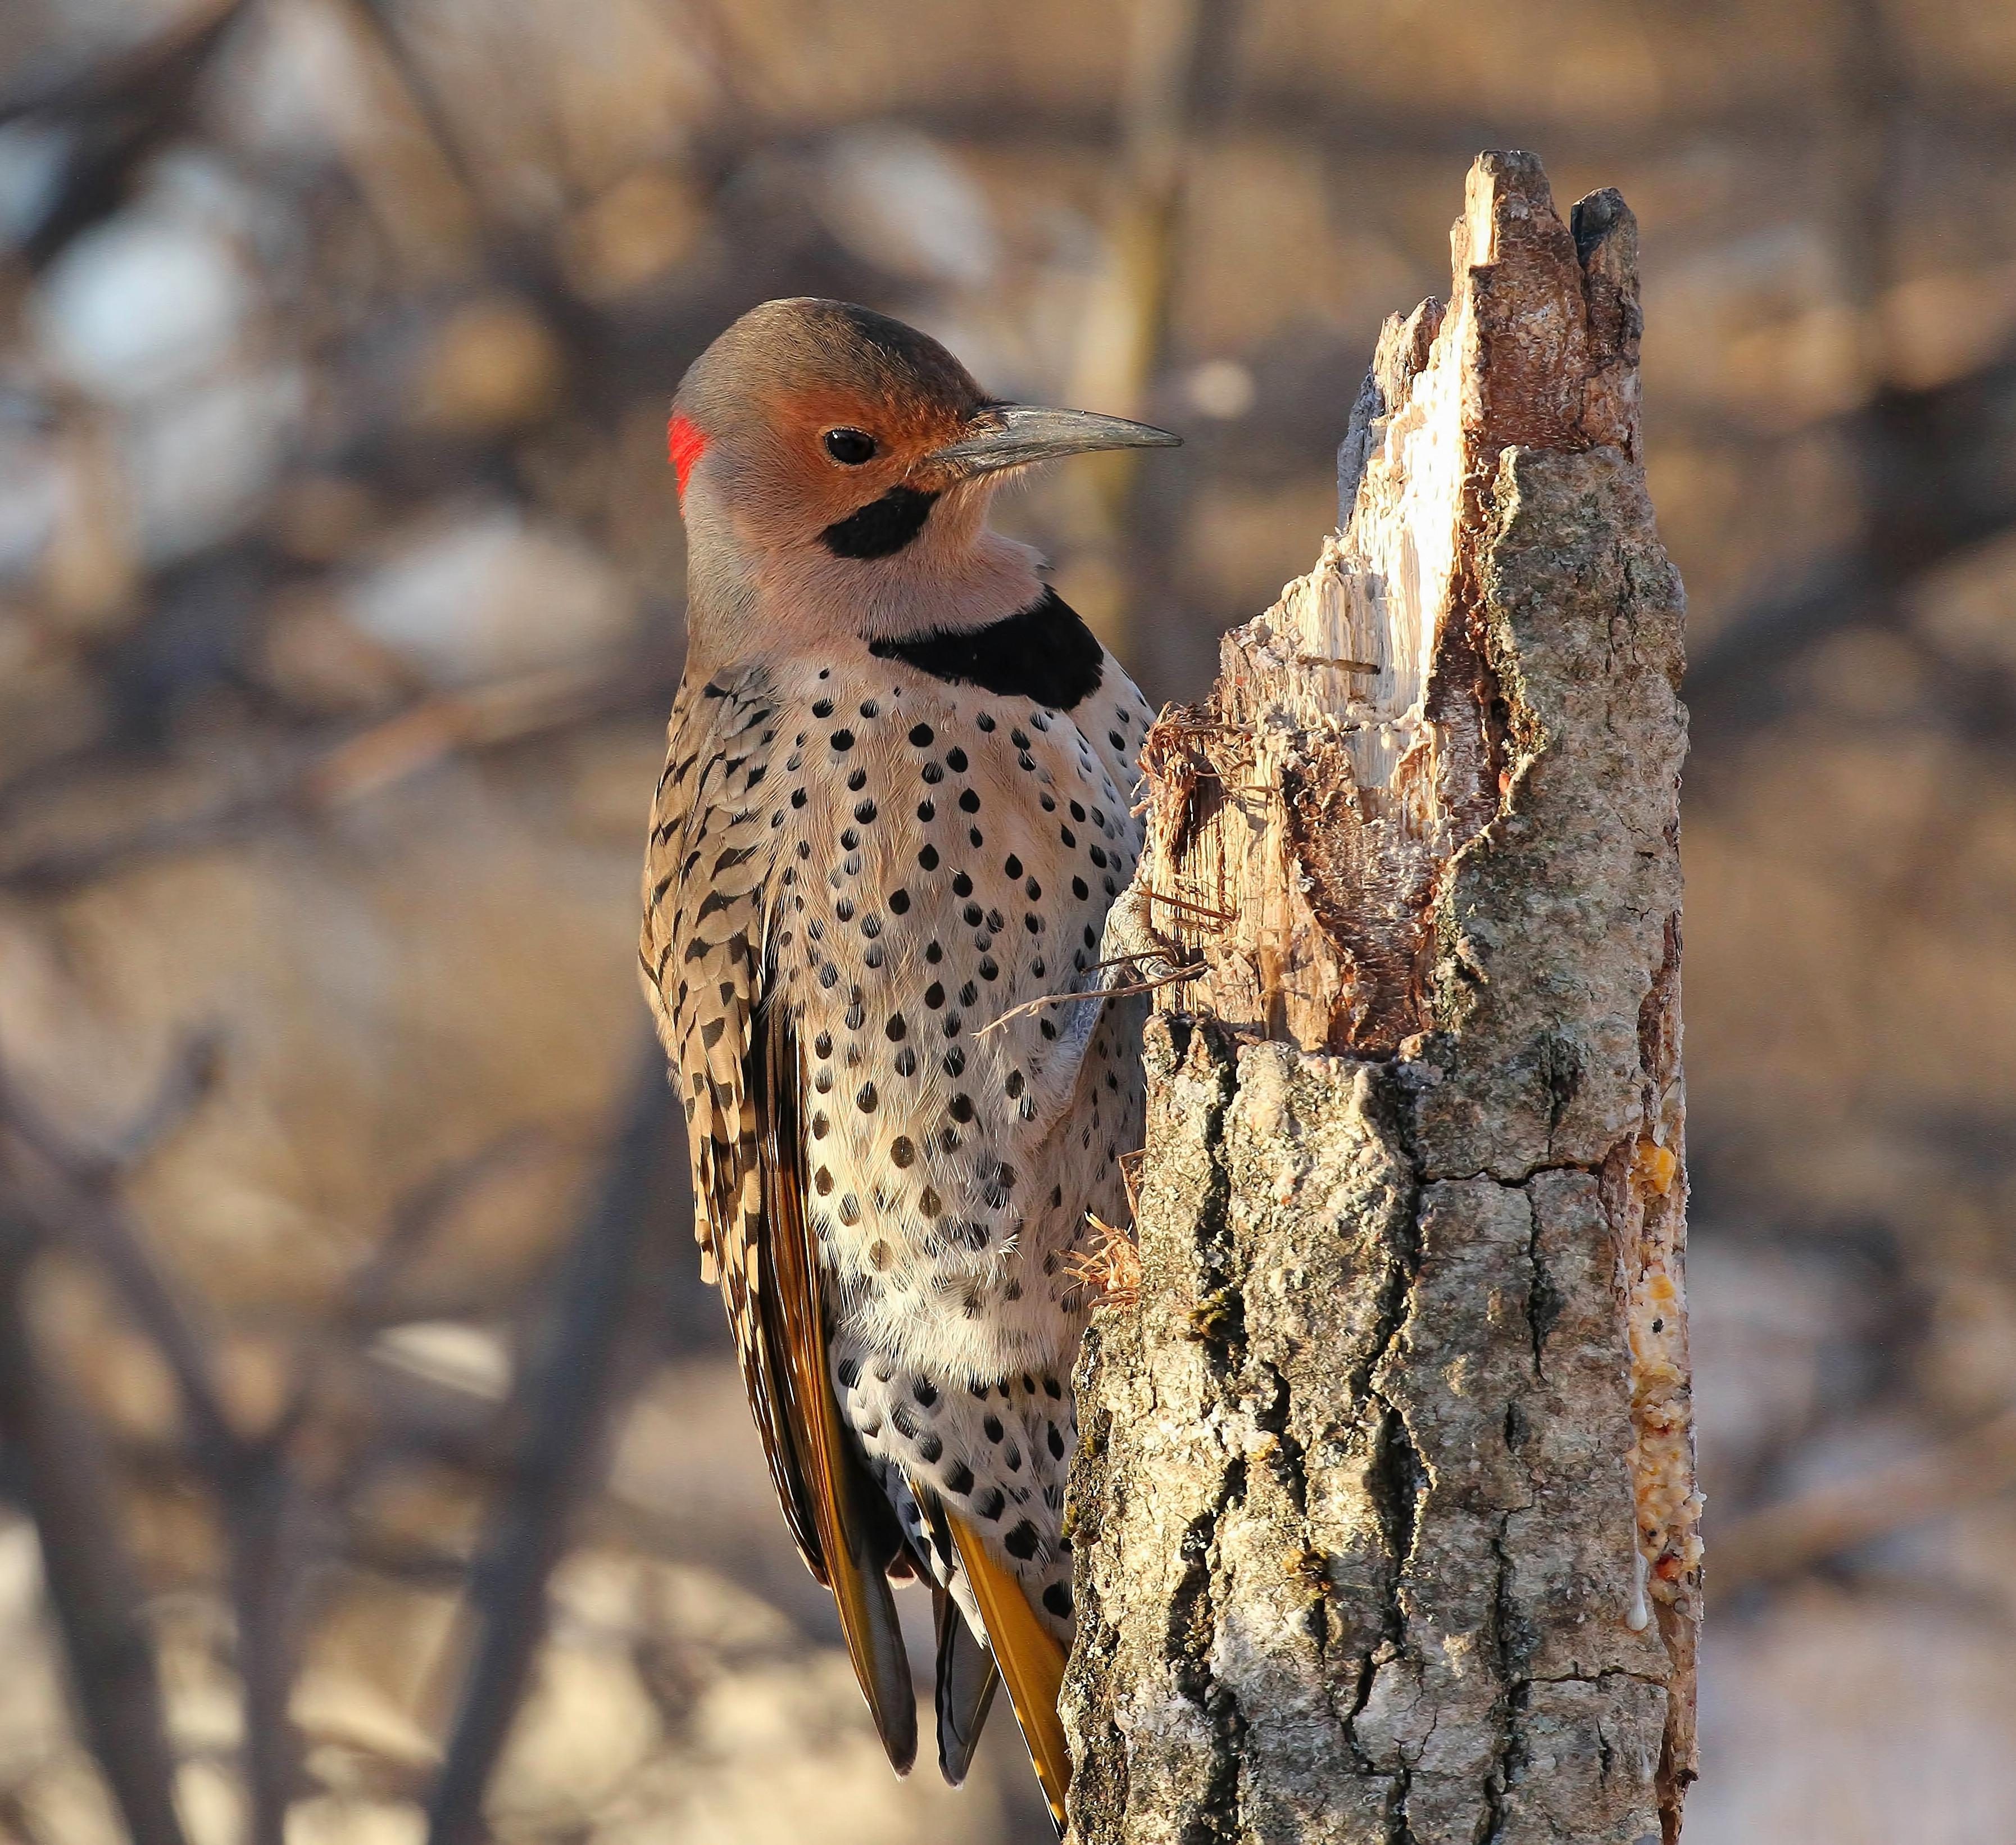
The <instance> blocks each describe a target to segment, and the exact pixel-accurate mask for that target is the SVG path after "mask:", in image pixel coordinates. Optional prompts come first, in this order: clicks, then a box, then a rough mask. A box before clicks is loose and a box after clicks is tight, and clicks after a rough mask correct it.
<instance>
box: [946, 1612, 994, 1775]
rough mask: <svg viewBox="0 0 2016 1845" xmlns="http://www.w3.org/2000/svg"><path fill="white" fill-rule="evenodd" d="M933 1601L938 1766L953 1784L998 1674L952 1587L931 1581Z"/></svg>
mask: <svg viewBox="0 0 2016 1845" xmlns="http://www.w3.org/2000/svg"><path fill="white" fill-rule="evenodd" d="M931 1602H932V1610H933V1612H934V1614H935V1615H936V1616H937V1617H938V1769H939V1771H940V1772H941V1774H942V1775H944V1776H945V1779H946V1781H947V1782H949V1784H950V1785H951V1786H954V1787H957V1786H959V1784H960V1783H961V1782H963V1781H964V1780H965V1779H966V1772H967V1769H968V1768H970V1767H971V1766H972V1765H973V1752H974V1749H975V1748H976V1747H977V1745H978V1743H979V1742H980V1731H981V1726H982V1725H983V1724H985V1722H986V1721H987V1713H988V1710H990V1709H992V1706H993V1703H994V1693H995V1688H997V1687H998V1686H999V1685H1000V1683H1001V1674H999V1672H998V1671H997V1670H995V1665H994V1656H993V1655H992V1653H990V1652H988V1650H987V1647H986V1645H985V1642H984V1641H981V1639H980V1638H978V1636H977V1635H976V1634H974V1631H973V1630H972V1628H970V1627H968V1626H967V1621H966V1616H964V1615H963V1614H962V1613H960V1612H959V1604H958V1602H956V1601H955V1600H953V1598H952V1592H951V1591H949V1589H944V1588H940V1587H937V1586H936V1585H935V1584H934V1585H933V1587H932V1591H931Z"/></svg>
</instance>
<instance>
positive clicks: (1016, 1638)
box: [946, 1513, 1071, 1838]
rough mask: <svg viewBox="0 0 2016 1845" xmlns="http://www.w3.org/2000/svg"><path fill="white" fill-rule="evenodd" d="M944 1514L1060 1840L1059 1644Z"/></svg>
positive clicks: (980, 1543)
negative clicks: (949, 1525)
mask: <svg viewBox="0 0 2016 1845" xmlns="http://www.w3.org/2000/svg"><path fill="white" fill-rule="evenodd" d="M946 1516H947V1517H948V1519H949V1520H950V1522H951V1525H952V1541H953V1542H954V1543H955V1544H956V1545H957V1546H958V1548H959V1567H960V1568H961V1569H963V1571H964V1572H965V1573H966V1579H967V1582H968V1583H969V1584H971V1585H972V1588H973V1595H974V1600H975V1601H976V1602H977V1603H978V1604H979V1606H980V1618H981V1620H982V1621H984V1622H985V1623H986V1627H987V1638H988V1641H989V1642H990V1644H991V1645H992V1647H993V1649H994V1663H995V1665H996V1666H998V1667H999V1668H1000V1671H1001V1677H1002V1678H1003V1681H1004V1682H1005V1683H1006V1685H1007V1687H1008V1701H1009V1702H1010V1703H1011V1704H1013V1706H1014V1707H1015V1721H1017V1723H1018V1724H1021V1726H1022V1740H1023V1741H1024V1742H1026V1743H1027V1744H1028V1746H1029V1759H1030V1760H1031V1761H1032V1762H1033V1763H1035V1768H1036V1778H1037V1780H1038V1781H1039V1782H1042V1789H1043V1798H1044V1799H1045V1800H1047V1801H1048V1802H1049V1807H1050V1818H1051V1819H1052V1821H1053V1822H1054V1823H1055V1825H1056V1826H1057V1836H1058V1837H1059V1838H1062V1837H1063V1836H1064V1825H1065V1820H1064V1795H1065V1793H1066V1791H1067V1789H1069V1787H1070V1786H1071V1751H1070V1750H1068V1749H1067V1747H1066V1746H1065V1745H1064V1724H1063V1723H1062V1722H1061V1721H1060V1720H1059V1718H1058V1716H1057V1694H1058V1692H1060V1690H1062V1688H1063V1687H1064V1645H1063V1642H1062V1641H1060V1640H1058V1639H1057V1637H1056V1635H1055V1634H1052V1633H1051V1632H1050V1631H1049V1629H1048V1628H1047V1627H1045V1626H1044V1625H1043V1623H1042V1621H1040V1620H1039V1619H1038V1618H1037V1616H1036V1611H1035V1609H1033V1608H1031V1606H1030V1605H1029V1602H1028V1597H1027V1596H1026V1595H1024V1594H1023V1593H1022V1585H1021V1582H1020V1581H1019V1580H1017V1578H1016V1577H1015V1575H1014V1573H1013V1571H1011V1570H1010V1569H1009V1568H1008V1566H1006V1564H1004V1563H1000V1562H996V1561H995V1559H994V1558H993V1557H992V1556H991V1555H988V1550H987V1544H986V1541H985V1539H984V1538H983V1537H981V1535H980V1533H979V1532H978V1531H977V1530H975V1529H974V1527H973V1526H971V1525H970V1524H968V1523H967V1522H966V1520H965V1519H962V1518H960V1517H959V1516H958V1515H956V1514H954V1513H948V1514H947V1515H946Z"/></svg>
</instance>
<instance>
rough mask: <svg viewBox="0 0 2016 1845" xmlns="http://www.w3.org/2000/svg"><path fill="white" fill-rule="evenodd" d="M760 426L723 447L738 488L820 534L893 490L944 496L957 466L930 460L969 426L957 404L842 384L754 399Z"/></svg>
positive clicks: (804, 531)
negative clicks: (894, 397) (874, 393)
mask: <svg viewBox="0 0 2016 1845" xmlns="http://www.w3.org/2000/svg"><path fill="white" fill-rule="evenodd" d="M751 410H752V412H753V413H754V414H753V416H752V417H751V422H752V423H753V424H754V427H753V428H751V429H749V430H747V431H743V432H740V434H738V436H736V437H734V438H730V439H729V442H728V443H727V445H726V448H727V450H728V455H727V456H726V457H725V459H729V464H730V466H731V467H733V469H734V470H735V472H736V474H737V476H738V477H739V478H738V482H737V484H738V485H739V487H740V488H741V489H742V490H743V492H754V493H755V494H757V495H759V496H760V497H761V499H763V500H764V501H765V502H770V503H773V504H772V505H769V506H766V507H765V511H766V513H767V512H774V514H775V517H774V518H770V517H766V519H765V524H766V525H769V526H770V527H771V528H772V530H773V531H775V530H776V529H777V528H779V527H780V526H781V527H783V528H786V529H788V530H789V531H790V532H792V533H793V534H794V535H802V536H805V537H815V536H816V535H818V534H819V533H820V532H823V531H825V530H826V528H829V527H830V526H832V525H834V524H837V523H838V522H840V521H842V520H844V519H846V518H848V517H850V516H851V515H852V514H855V513H858V512H859V511H861V510H862V509H863V508H864V507H866V506H870V505H872V504H873V503H874V502H876V501H877V500H879V499H882V498H883V497H884V495H886V494H887V493H888V492H889V491H890V490H891V488H897V487H905V488H911V489H913V490H915V491H916V492H923V493H934V494H941V493H944V492H948V491H949V490H950V489H952V488H953V487H955V486H956V485H957V484H958V481H957V477H956V475H955V473H954V470H952V469H951V468H949V467H945V465H944V464H942V463H937V462H934V460H933V459H931V458H932V457H933V456H934V454H935V453H936V452H938V450H940V449H944V448H946V447H948V446H949V445H951V444H952V443H953V442H955V441H957V440H958V439H959V436H960V434H961V433H962V432H963V430H964V428H965V427H966V421H965V418H964V416H963V415H962V414H961V413H960V411H959V409H956V408H955V407H954V406H952V405H949V404H947V403H945V402H942V401H934V399H932V398H925V397H922V396H919V397H915V398H909V400H907V401H896V400H892V399H891V398H887V397H884V396H879V395H878V396H875V397H870V396H869V395H865V394H864V393H862V392H861V391H855V390H850V389H848V388H847V387H844V386H842V385H823V386H819V387H814V388H812V389H810V390H802V391H790V390H779V391H772V392H765V393H762V394H760V395H758V396H757V397H756V398H755V399H754V402H753V403H752V404H751Z"/></svg>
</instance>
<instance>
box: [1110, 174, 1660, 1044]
mask: <svg viewBox="0 0 2016 1845" xmlns="http://www.w3.org/2000/svg"><path fill="white" fill-rule="evenodd" d="M1500 178H1501V175H1499V173H1498V172H1497V171H1495V170H1494V169H1492V168H1491V167H1490V166H1489V164H1488V163H1480V164H1479V166H1478V168H1477V169H1476V171H1474V173H1473V174H1472V175H1471V184H1470V188H1469V196H1468V200H1467V209H1466V211H1465V212H1464V214H1463V218H1461V219H1460V220H1459V222H1457V224H1456V227H1455V229H1454V231H1453V233H1452V237H1451V242H1452V243H1453V255H1454V267H1455V272H1456V279H1457V287H1456V294H1455V300H1454V304H1453V310H1445V308H1444V306H1443V304H1442V303H1441V302H1440V301H1424V302H1423V303H1422V304H1421V305H1420V307H1418V308H1416V309H1415V310H1414V312H1413V313H1412V314H1411V315H1406V316H1404V317H1403V316H1402V315H1397V314H1396V315H1393V316H1392V317H1391V319H1388V322H1387V323H1386V326H1385V328H1384V330H1383V332H1382V333H1381V336H1380V340H1379V345H1378V348H1377V352H1376V354H1375V355H1374V357H1373V362H1372V368H1371V371H1370V374H1369V375H1368V377H1366V382H1365V386H1364V388H1363V391H1361V392H1360V394H1359V399H1358V402H1357V404H1356V405H1355V408H1354V409H1353V411H1352V418H1351V423H1350V426H1349V428H1348V432H1347V434H1346V435H1345V443H1344V448H1343V451H1342V454H1341V458H1340V464H1339V489H1340V492H1339V498H1340V513H1341V517H1342V521H1343V523H1342V529H1341V531H1340V532H1337V534H1335V535H1333V536H1332V537H1330V539H1327V540H1326V541H1325V542H1324V545H1323V554H1322V556H1321V557H1319V559H1318V560H1317V562H1316V568H1315V569H1314V570H1312V571H1310V572H1309V575H1307V576H1305V577H1301V578H1297V580H1296V581H1295V582H1292V583H1291V584H1289V585H1288V586H1287V588H1286V589H1284V590H1283V592H1282V593H1281V598H1280V601H1278V602H1277V603H1276V604H1275V605H1274V606H1273V607H1272V608H1271V609H1269V611H1267V612H1266V614H1264V615H1262V616H1261V617H1260V618H1258V620H1256V621H1253V622H1248V623H1247V624H1246V625H1245V626H1244V627H1241V628H1237V629H1233V632H1230V633H1229V634H1228V635H1227V636H1226V637H1225V640H1224V642H1223V643H1222V654H1221V661H1220V668H1221V670H1220V673H1219V683H1218V686H1217V689H1216V690H1215V694H1214V695H1213V697H1212V699H1211V702H1210V703H1209V704H1204V705H1197V706H1181V707H1177V708H1173V709H1172V711H1171V712H1169V713H1168V715H1166V716H1165V718H1164V719H1163V720H1162V722H1161V723H1160V724H1159V725H1158V726H1157V727H1156V729H1155V730H1154V731H1153V732H1152V733H1150V737H1149V738H1148V741H1147V768H1148V770H1149V777H1150V791H1151V798H1152V802H1153V805H1152V808H1151V810H1150V811H1151V814H1152V823H1151V826H1150V845H1149V856H1148V858H1147V860H1146V861H1144V862H1145V863H1148V864H1150V865H1151V866H1152V867H1153V868H1154V869H1153V875H1152V877H1150V880H1149V881H1148V885H1147V888H1148V890H1149V893H1150V904H1151V910H1150V921H1151V922H1152V923H1153V924H1154V926H1155V927H1156V928H1157V929H1158V930H1159V931H1160V932H1161V933H1163V934H1165V935H1167V936H1168V937H1169V938H1171V939H1174V940H1176V941H1179V942H1183V943H1184V944H1185V945H1186V946H1190V947H1193V948H1197V949H1201V950H1203V951H1204V954H1205V956H1206V958H1207V960H1208V962H1209V964H1210V967H1211V975H1210V978H1209V982H1208V986H1207V987H1206V989H1204V992H1203V993H1202V994H1201V995H1200V994H1197V993H1182V994H1178V995H1175V996H1172V997H1171V998H1169V999H1168V1000H1165V1001H1164V1002H1163V1004H1164V1005H1165V1007H1167V1006H1168V1005H1172V1004H1175V1005H1181V1006H1184V1007H1190V1006H1191V1005H1193V1004H1196V1003H1197V1000H1198V999H1199V998H1201V999H1202V1000H1204V1005H1205V1006H1206V1007H1208V1010H1210V1011H1211V1012H1212V1013H1214V1014H1215V1015H1216V1016H1217V1017H1219V1018H1222V1019H1224V1020H1226V1022H1228V1023H1237V1024H1239V1025H1241V1026H1242V1027H1250V1028H1253V1029H1260V1030H1262V1031H1263V1032H1265V1034H1266V1035H1267V1036H1272V1037H1286V1038H1290V1039H1292V1040H1294V1042H1295V1043H1298V1044H1300V1045H1301V1046H1302V1047H1304V1048H1305V1049H1306V1050H1319V1049H1326V1048H1327V1049H1331V1050H1358V1051H1366V1050H1379V1051H1390V1050H1395V1049H1397V1048H1398V1047H1399V1043H1400V1040H1402V1038H1404V1037H1406V1036H1408V1035H1409V1033H1411V1032H1416V1031H1418V1030H1420V1029H1423V1027H1424V1025H1426V1023H1427V1011H1426V1000H1427V991H1426V989H1427V976H1428V973H1429V969H1430V955H1429V948H1430V944H1429V940H1428V925H1429V921H1430V918H1431V914H1432V911H1433V906H1434V902H1435V895H1436V893H1437V892H1438V888H1439V887H1440V885H1441V883H1442V879H1443V877H1444V875H1445V873H1446V872H1447V870H1448V869H1449V866H1450V864H1451V863H1453V860H1454V859H1455V858H1456V854H1457V853H1458V852H1460V849H1462V848H1463V845H1465V844H1466V843H1467V841H1470V840H1471V839H1472V838H1475V837H1476V836H1477V834H1478V833H1479V832H1481V831H1482V829H1483V828H1484V827H1486V826H1488V825H1489V824H1490V823H1491V822H1492V820H1494V819H1495V818H1496V816H1498V814H1499V812H1500V810H1501V807H1502V806H1503V805H1504V804H1505V803H1506V802H1507V799H1508V797H1509V794H1510V773H1511V770H1512V766H1513V756H1514V752H1515V751H1516V749H1517V743H1518V740H1517V739H1514V738H1513V737H1510V736H1508V735H1507V724H1508V723H1509V719H1510V712H1509V708H1508V706H1507V701H1506V700H1505V697H1504V696H1503V691H1502V690H1501V689H1500V687H1499V685H1498V683H1497V681H1496V665H1495V663H1494V662H1493V661H1492V660H1491V658H1489V639H1490V637H1489V632H1488V630H1487V628H1486V626H1485V623H1484V622H1482V621H1481V618H1480V617H1481V601H1480V598H1481V586H1480V583H1479V581H1478V570H1479V567H1480V564H1481V557H1482V551H1483V547H1484V543H1485V539H1486V536H1487V530H1486V528H1487V523H1488V521H1489V517H1490V514H1491V510H1492V481H1493V479H1494V477H1495V476H1496V472H1497V469H1498V465H1499V457H1500V456H1501V455H1502V454H1503V452H1504V451H1505V450H1506V449H1508V448H1510V447H1512V446H1514V445H1521V446H1525V447H1528V448H1534V449H1551V450H1582V449H1592V448H1595V447H1598V446H1600V445H1611V446H1612V447H1614V448H1615V449H1617V450H1618V452H1620V453H1622V455H1624V456H1627V457H1629V459H1631V460H1633V461H1634V462H1635V461H1636V460H1637V459H1638V416H1637V409H1638V391H1637V363H1638V333H1639V325H1640V323H1639V316H1638V308H1637V289H1636V254H1637V251H1636V241H1637V235H1636V224H1635V222H1633V219H1632V218H1631V216H1630V214H1629V212H1628V211H1626V210H1625V207H1624V204H1623V201H1622V199H1620V198H1619V197H1618V196H1617V194H1615V193H1607V192H1606V193H1596V194H1593V195H1592V196H1591V197H1589V198H1588V199H1586V200H1583V201H1582V204H1581V205H1580V206H1579V207H1577V208H1576V212H1575V230H1574V233H1573V235H1572V236H1571V234H1570V232H1569V231H1568V229H1565V228H1564V226H1563V225H1562V224H1561V221H1560V220H1559V219H1558V218H1556V217H1555V216H1554V214H1553V209H1552V207H1551V204H1550V203H1549V202H1547V201H1546V200H1545V199H1544V196H1543V199H1542V200H1540V201H1539V210H1537V211H1535V209H1534V206H1535V200H1530V199H1528V198H1527V197H1525V196H1524V195H1523V193H1521V192H1520V191H1519V190H1518V189H1517V188H1516V187H1513V188H1510V189H1507V188H1506V187H1505V186H1503V185H1502V184H1501V183H1500ZM1543 184H1544V182H1543ZM1528 741H1530V740H1528ZM1220 919H1225V920H1223V921H1221V920H1220Z"/></svg>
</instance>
